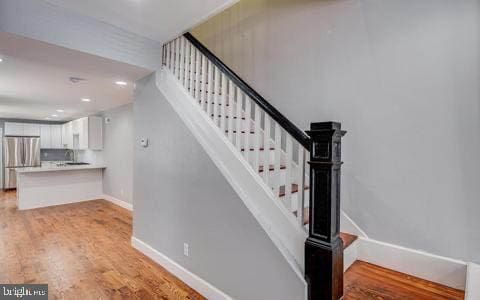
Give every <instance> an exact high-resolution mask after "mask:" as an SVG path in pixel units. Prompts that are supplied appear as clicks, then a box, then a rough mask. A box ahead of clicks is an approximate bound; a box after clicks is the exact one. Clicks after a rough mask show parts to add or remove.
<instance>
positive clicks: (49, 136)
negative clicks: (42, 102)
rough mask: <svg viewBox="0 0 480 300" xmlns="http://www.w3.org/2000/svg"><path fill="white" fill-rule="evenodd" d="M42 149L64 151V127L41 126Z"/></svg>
mask: <svg viewBox="0 0 480 300" xmlns="http://www.w3.org/2000/svg"><path fill="white" fill-rule="evenodd" d="M40 148H42V149H62V148H64V146H63V144H62V125H48V124H42V125H40Z"/></svg>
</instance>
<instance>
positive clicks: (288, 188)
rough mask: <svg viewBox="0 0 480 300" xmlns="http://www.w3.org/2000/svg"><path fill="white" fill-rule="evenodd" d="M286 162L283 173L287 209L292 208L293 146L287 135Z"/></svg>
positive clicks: (290, 138)
mask: <svg viewBox="0 0 480 300" xmlns="http://www.w3.org/2000/svg"><path fill="white" fill-rule="evenodd" d="M286 138H287V151H286V153H287V160H286V168H287V169H286V172H285V204H286V205H287V207H289V208H291V207H292V202H291V196H292V158H293V145H292V137H291V136H290V135H289V134H288V133H287V134H286Z"/></svg>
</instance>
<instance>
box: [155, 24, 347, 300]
mask: <svg viewBox="0 0 480 300" xmlns="http://www.w3.org/2000/svg"><path fill="white" fill-rule="evenodd" d="M157 86H158V88H159V89H160V90H161V91H162V92H163V94H164V95H165V96H166V98H167V100H168V101H169V102H170V104H171V105H172V107H173V108H174V109H175V111H176V112H177V113H178V114H179V116H180V117H181V118H182V120H183V121H184V123H185V124H186V125H187V126H188V127H189V129H190V130H191V131H192V133H193V134H194V135H195V136H196V138H197V140H199V142H200V143H201V144H202V146H203V147H204V148H205V150H206V151H207V153H208V154H209V156H210V157H211V158H212V160H213V161H214V162H215V163H216V165H217V166H218V168H219V169H220V171H222V173H223V174H224V175H225V177H226V178H227V180H228V181H229V183H230V184H231V185H232V186H233V188H234V189H235V190H236V192H237V193H238V194H239V195H240V197H241V198H242V200H243V201H244V202H245V204H246V206H247V207H248V208H249V210H250V211H251V212H252V214H253V215H254V216H255V217H256V218H257V220H258V222H259V223H260V224H261V225H262V227H263V228H264V230H265V231H266V232H267V234H268V235H269V236H270V238H271V239H272V241H273V242H274V243H275V244H276V245H277V247H278V248H279V250H280V251H281V252H282V254H283V255H284V256H285V258H286V260H287V261H288V262H289V263H290V265H291V266H292V268H293V269H294V270H295V271H296V272H297V274H298V275H299V276H300V277H301V278H302V280H303V278H306V284H308V290H309V299H339V298H340V297H341V296H342V294H343V249H344V247H345V248H346V247H348V246H349V245H350V244H352V243H353V242H354V241H355V239H356V236H353V235H349V234H346V233H342V234H340V232H339V227H340V226H339V225H340V224H339V221H340V202H339V200H340V199H339V197H340V195H339V191H340V165H341V162H340V151H341V150H340V149H341V148H340V143H341V137H342V136H343V135H344V134H345V132H344V131H342V130H341V128H340V124H339V123H335V122H325V123H313V124H312V126H311V130H310V131H308V134H309V135H307V134H306V133H305V132H304V131H302V130H300V129H298V128H297V127H296V126H295V125H294V124H293V123H292V122H290V121H289V120H288V119H287V118H286V117H284V116H283V115H282V114H281V113H280V112H279V111H278V110H276V109H275V108H274V107H273V106H272V105H271V104H269V103H268V102H267V101H266V100H265V99H264V98H263V97H262V96H260V95H259V94H258V93H257V92H255V91H254V90H253V89H252V88H251V87H250V86H249V85H248V84H246V83H245V82H244V81H243V80H242V79H241V78H240V77H239V76H237V75H236V74H235V73H234V72H233V71H232V70H230V69H229V68H228V67H227V66H226V65H225V64H223V63H222V62H221V61H220V60H219V59H218V58H217V57H216V56H215V55H214V54H213V53H211V52H210V51H209V50H208V49H206V48H205V47H204V46H203V45H202V44H201V43H200V42H199V41H198V40H196V39H195V38H194V37H193V36H192V35H191V34H189V33H186V34H184V35H183V36H181V37H178V38H177V39H175V40H173V41H171V42H169V43H167V44H165V45H164V49H163V68H162V70H161V71H159V72H157ZM312 152H313V153H312ZM307 161H308V162H307ZM312 176H313V177H312ZM311 199H314V200H313V203H312V200H311ZM342 240H343V241H342ZM306 241H307V242H306Z"/></svg>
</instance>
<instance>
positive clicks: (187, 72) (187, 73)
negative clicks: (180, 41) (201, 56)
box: [182, 40, 190, 92]
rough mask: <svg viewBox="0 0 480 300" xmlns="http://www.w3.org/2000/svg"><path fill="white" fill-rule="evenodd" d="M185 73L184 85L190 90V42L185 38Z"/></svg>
mask: <svg viewBox="0 0 480 300" xmlns="http://www.w3.org/2000/svg"><path fill="white" fill-rule="evenodd" d="M184 71H185V73H184V75H183V83H182V84H183V86H184V87H185V88H186V89H187V92H188V86H189V84H190V83H189V82H188V78H190V42H189V41H187V40H185V70H184Z"/></svg>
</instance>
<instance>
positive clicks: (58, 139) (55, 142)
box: [50, 125, 63, 149]
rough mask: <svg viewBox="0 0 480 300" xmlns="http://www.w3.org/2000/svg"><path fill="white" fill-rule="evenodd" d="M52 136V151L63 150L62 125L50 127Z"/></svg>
mask: <svg viewBox="0 0 480 300" xmlns="http://www.w3.org/2000/svg"><path fill="white" fill-rule="evenodd" d="M50 136H51V140H52V149H62V148H63V142H62V125H50Z"/></svg>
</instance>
